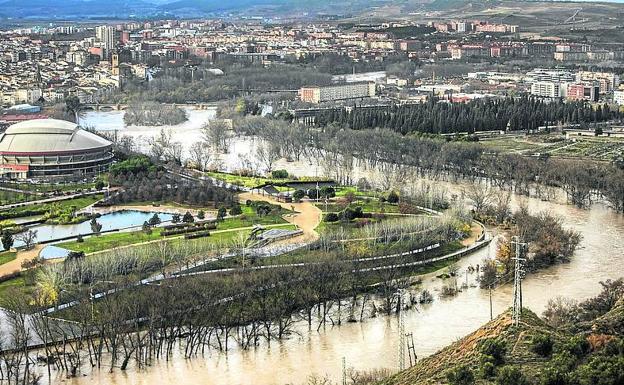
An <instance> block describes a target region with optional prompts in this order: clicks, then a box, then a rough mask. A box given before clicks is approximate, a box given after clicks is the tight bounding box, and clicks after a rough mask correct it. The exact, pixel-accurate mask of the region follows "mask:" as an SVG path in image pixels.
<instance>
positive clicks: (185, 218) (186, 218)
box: [182, 211, 195, 223]
mask: <svg viewBox="0 0 624 385" xmlns="http://www.w3.org/2000/svg"><path fill="white" fill-rule="evenodd" d="M193 221H195V219H194V218H193V214H191V213H190V212H189V211H187V212H186V213H184V216H183V217H182V222H184V223H191V222H193Z"/></svg>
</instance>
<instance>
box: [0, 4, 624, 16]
mask: <svg viewBox="0 0 624 385" xmlns="http://www.w3.org/2000/svg"><path fill="white" fill-rule="evenodd" d="M617 1H619V3H615V2H603V3H596V2H582V1H581V2H576V3H574V2H561V1H528V0H519V1H509V0H342V1H335V0H314V1H309V0H228V1H223V0H0V17H10V18H18V19H22V18H26V19H59V18H65V19H79V18H98V17H99V18H106V17H115V18H129V17H131V16H135V17H148V16H154V15H170V16H174V17H175V16H181V17H206V16H211V15H215V14H221V13H230V12H232V13H239V14H248V15H263V16H268V17H271V16H281V15H291V14H293V13H298V14H301V13H306V14H309V15H311V16H314V15H315V14H333V15H340V14H342V15H347V14H348V15H358V14H370V13H371V12H374V13H375V14H376V15H377V16H379V17H382V18H383V16H384V15H385V13H384V12H385V11H384V10H391V11H393V12H395V15H398V16H401V15H406V12H405V11H408V12H411V11H413V10H421V11H422V10H426V11H435V12H441V16H445V17H446V16H447V15H448V17H451V18H464V17H472V16H480V17H486V18H487V17H488V16H492V15H496V14H500V15H501V17H508V18H509V17H511V16H513V15H512V14H513V13H514V12H515V13H517V14H519V15H520V16H522V13H523V10H525V9H526V10H527V11H529V14H530V16H531V17H533V16H536V17H546V18H547V16H548V13H549V10H551V9H553V10H555V11H556V13H559V12H562V13H564V14H567V13H569V11H570V10H572V11H573V10H574V9H575V8H579V7H582V8H583V13H588V15H589V16H592V17H596V18H598V19H599V18H600V17H609V16H611V15H613V14H614V12H615V14H617V13H618V12H619V9H621V7H622V5H621V4H622V3H621V2H622V1H624V0H617ZM592 10H594V11H592ZM542 13H544V15H542ZM568 16H569V15H568ZM557 17H559V16H557Z"/></svg>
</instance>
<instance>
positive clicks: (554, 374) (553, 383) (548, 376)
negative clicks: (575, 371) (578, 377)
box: [540, 367, 570, 385]
mask: <svg viewBox="0 0 624 385" xmlns="http://www.w3.org/2000/svg"><path fill="white" fill-rule="evenodd" d="M569 383H570V379H569V378H568V373H567V372H565V371H563V370H562V369H561V368H556V367H550V368H546V369H545V370H544V371H543V372H542V376H541V378H540V384H541V385H568V384H569Z"/></svg>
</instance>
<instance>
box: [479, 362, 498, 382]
mask: <svg viewBox="0 0 624 385" xmlns="http://www.w3.org/2000/svg"><path fill="white" fill-rule="evenodd" d="M495 374H496V366H494V364H493V363H491V362H482V363H481V367H479V376H480V377H481V378H492V377H494V375H495Z"/></svg>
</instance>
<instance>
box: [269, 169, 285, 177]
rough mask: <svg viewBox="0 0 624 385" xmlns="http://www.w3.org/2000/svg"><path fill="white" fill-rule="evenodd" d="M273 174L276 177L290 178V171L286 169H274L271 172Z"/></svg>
mask: <svg viewBox="0 0 624 385" xmlns="http://www.w3.org/2000/svg"><path fill="white" fill-rule="evenodd" d="M271 176H272V177H273V178H275V179H286V178H288V171H286V170H274V171H273V172H272V173H271Z"/></svg>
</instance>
